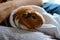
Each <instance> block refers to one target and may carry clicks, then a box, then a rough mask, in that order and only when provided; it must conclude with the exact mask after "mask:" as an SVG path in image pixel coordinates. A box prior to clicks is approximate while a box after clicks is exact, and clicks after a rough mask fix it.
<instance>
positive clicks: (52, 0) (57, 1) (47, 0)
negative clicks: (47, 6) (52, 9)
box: [43, 0, 60, 4]
mask: <svg viewBox="0 0 60 40" xmlns="http://www.w3.org/2000/svg"><path fill="white" fill-rule="evenodd" d="M43 2H51V3H57V4H60V0H43Z"/></svg>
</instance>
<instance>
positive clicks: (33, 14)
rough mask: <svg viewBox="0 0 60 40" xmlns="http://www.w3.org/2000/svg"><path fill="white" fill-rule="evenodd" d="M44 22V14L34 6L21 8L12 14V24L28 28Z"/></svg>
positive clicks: (31, 28)
mask: <svg viewBox="0 0 60 40" xmlns="http://www.w3.org/2000/svg"><path fill="white" fill-rule="evenodd" d="M43 23H44V19H43V16H42V15H41V14H40V13H39V12H38V11H37V10H36V9H34V8H20V9H18V10H17V11H16V12H12V15H11V16H10V24H11V25H12V26H15V27H19V28H22V29H26V30H33V29H35V28H36V27H38V26H42V24H43Z"/></svg>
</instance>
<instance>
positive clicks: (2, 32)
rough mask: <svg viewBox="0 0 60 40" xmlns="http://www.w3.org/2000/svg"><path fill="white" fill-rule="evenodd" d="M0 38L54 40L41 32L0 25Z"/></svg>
mask: <svg viewBox="0 0 60 40" xmlns="http://www.w3.org/2000/svg"><path fill="white" fill-rule="evenodd" d="M0 40H55V39H51V37H50V36H48V35H45V34H44V33H42V32H28V31H25V30H18V29H16V28H9V27H4V26H0Z"/></svg>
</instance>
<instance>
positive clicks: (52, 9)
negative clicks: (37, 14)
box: [42, 2, 60, 15]
mask: <svg viewBox="0 0 60 40" xmlns="http://www.w3.org/2000/svg"><path fill="white" fill-rule="evenodd" d="M42 7H43V8H44V9H45V10H46V11H47V12H48V13H51V14H54V13H57V14H59V15H60V5H59V4H55V3H48V2H47V3H44V4H43V6H42Z"/></svg>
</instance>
